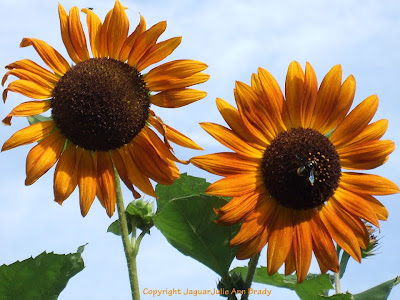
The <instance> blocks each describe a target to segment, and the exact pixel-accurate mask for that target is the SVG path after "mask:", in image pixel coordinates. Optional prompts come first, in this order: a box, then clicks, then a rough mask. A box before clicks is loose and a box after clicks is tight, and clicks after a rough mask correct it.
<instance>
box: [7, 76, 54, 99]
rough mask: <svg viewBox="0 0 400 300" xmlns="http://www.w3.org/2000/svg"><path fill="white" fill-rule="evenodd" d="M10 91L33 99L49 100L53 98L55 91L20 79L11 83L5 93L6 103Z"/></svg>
mask: <svg viewBox="0 0 400 300" xmlns="http://www.w3.org/2000/svg"><path fill="white" fill-rule="evenodd" d="M8 91H12V92H16V93H20V94H21V95H24V96H27V97H29V98H33V99H48V98H51V96H52V91H53V89H51V88H47V87H43V86H42V85H39V84H37V83H34V82H32V81H29V80H24V79H18V80H15V81H13V82H11V83H10V84H9V85H8V86H7V88H6V89H5V90H4V91H3V101H4V102H6V99H7V94H8Z"/></svg>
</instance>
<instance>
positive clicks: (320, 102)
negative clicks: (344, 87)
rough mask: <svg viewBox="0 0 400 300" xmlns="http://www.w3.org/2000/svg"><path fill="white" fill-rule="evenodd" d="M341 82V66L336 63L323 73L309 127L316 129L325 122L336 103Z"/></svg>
mask: <svg viewBox="0 0 400 300" xmlns="http://www.w3.org/2000/svg"><path fill="white" fill-rule="evenodd" d="M341 83H342V67H341V66H340V65H336V66H334V67H333V68H332V69H331V70H330V71H329V72H328V74H326V75H325V77H324V79H323V80H322V82H321V86H320V87H319V90H318V94H317V102H316V104H315V109H314V114H313V117H312V120H311V128H313V129H316V130H318V129H320V128H321V127H322V125H324V124H325V123H326V121H327V120H328V118H329V117H330V115H331V113H332V110H333V108H334V107H335V106H336V105H337V103H338V99H339V95H340V89H341Z"/></svg>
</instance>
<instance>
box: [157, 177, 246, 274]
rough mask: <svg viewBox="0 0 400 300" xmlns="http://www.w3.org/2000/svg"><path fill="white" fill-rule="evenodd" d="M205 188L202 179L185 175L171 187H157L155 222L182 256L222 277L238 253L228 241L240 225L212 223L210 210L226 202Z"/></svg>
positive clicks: (214, 216) (212, 214) (205, 183)
mask: <svg viewBox="0 0 400 300" xmlns="http://www.w3.org/2000/svg"><path fill="white" fill-rule="evenodd" d="M208 186H209V183H207V182H206V181H205V180H204V179H202V178H197V177H193V176H188V175H186V174H182V175H181V178H180V179H178V180H176V181H175V182H174V183H173V184H172V185H171V186H168V187H165V186H161V185H157V187H156V193H157V196H158V199H157V207H158V210H157V214H156V216H155V219H154V223H155V225H156V227H157V228H158V229H159V230H160V231H161V233H162V234H163V235H164V236H165V237H166V238H167V240H168V242H169V243H170V244H171V245H172V246H174V247H175V248H176V249H178V250H179V251H180V252H182V253H183V254H184V255H188V256H190V257H192V258H194V259H196V260H198V261H199V262H201V263H203V264H204V265H206V266H207V267H209V268H210V269H212V270H213V271H215V272H216V273H217V274H219V275H221V276H225V274H227V272H228V270H229V267H230V264H231V263H232V260H233V258H234V257H235V255H236V251H237V248H233V247H230V246H229V241H230V240H231V239H232V238H233V236H234V235H236V233H237V232H238V229H239V226H220V225H217V224H215V222H214V221H215V219H216V214H215V212H214V210H213V209H214V208H218V207H221V206H223V205H225V204H226V203H227V199H225V198H222V197H217V196H211V195H207V194H205V193H204V191H205V189H206V188H207V187H208Z"/></svg>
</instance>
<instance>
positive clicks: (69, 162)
mask: <svg viewBox="0 0 400 300" xmlns="http://www.w3.org/2000/svg"><path fill="white" fill-rule="evenodd" d="M78 153H79V152H77V151H76V146H75V145H74V144H72V143H69V144H68V146H67V148H66V149H65V150H64V152H63V153H62V154H61V157H60V160H59V161H58V163H57V166H56V170H55V171H54V185H53V188H54V201H56V202H58V203H59V204H62V202H63V201H64V200H65V199H67V198H68V197H69V196H70V195H71V194H72V192H73V191H74V190H75V188H76V186H77V185H78V166H79V160H80V156H79V155H78ZM79 154H81V153H79Z"/></svg>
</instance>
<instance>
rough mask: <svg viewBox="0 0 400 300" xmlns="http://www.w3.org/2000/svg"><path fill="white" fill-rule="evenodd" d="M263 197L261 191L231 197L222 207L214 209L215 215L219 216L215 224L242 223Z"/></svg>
mask: <svg viewBox="0 0 400 300" xmlns="http://www.w3.org/2000/svg"><path fill="white" fill-rule="evenodd" d="M263 197H264V193H263V192H261V191H257V192H255V193H252V194H249V195H243V196H238V197H233V198H232V199H231V200H230V201H229V202H228V203H227V204H225V205H224V206H223V207H221V208H215V209H214V211H215V213H216V214H217V215H218V216H220V218H219V219H218V220H216V221H215V222H216V223H218V224H222V225H232V224H236V223H238V222H240V221H243V219H244V218H245V217H246V216H247V215H248V214H249V213H250V212H251V211H252V210H253V209H254V207H255V206H256V204H257V202H258V201H259V200H261V199H262V198H263ZM239 220H240V221H239Z"/></svg>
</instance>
